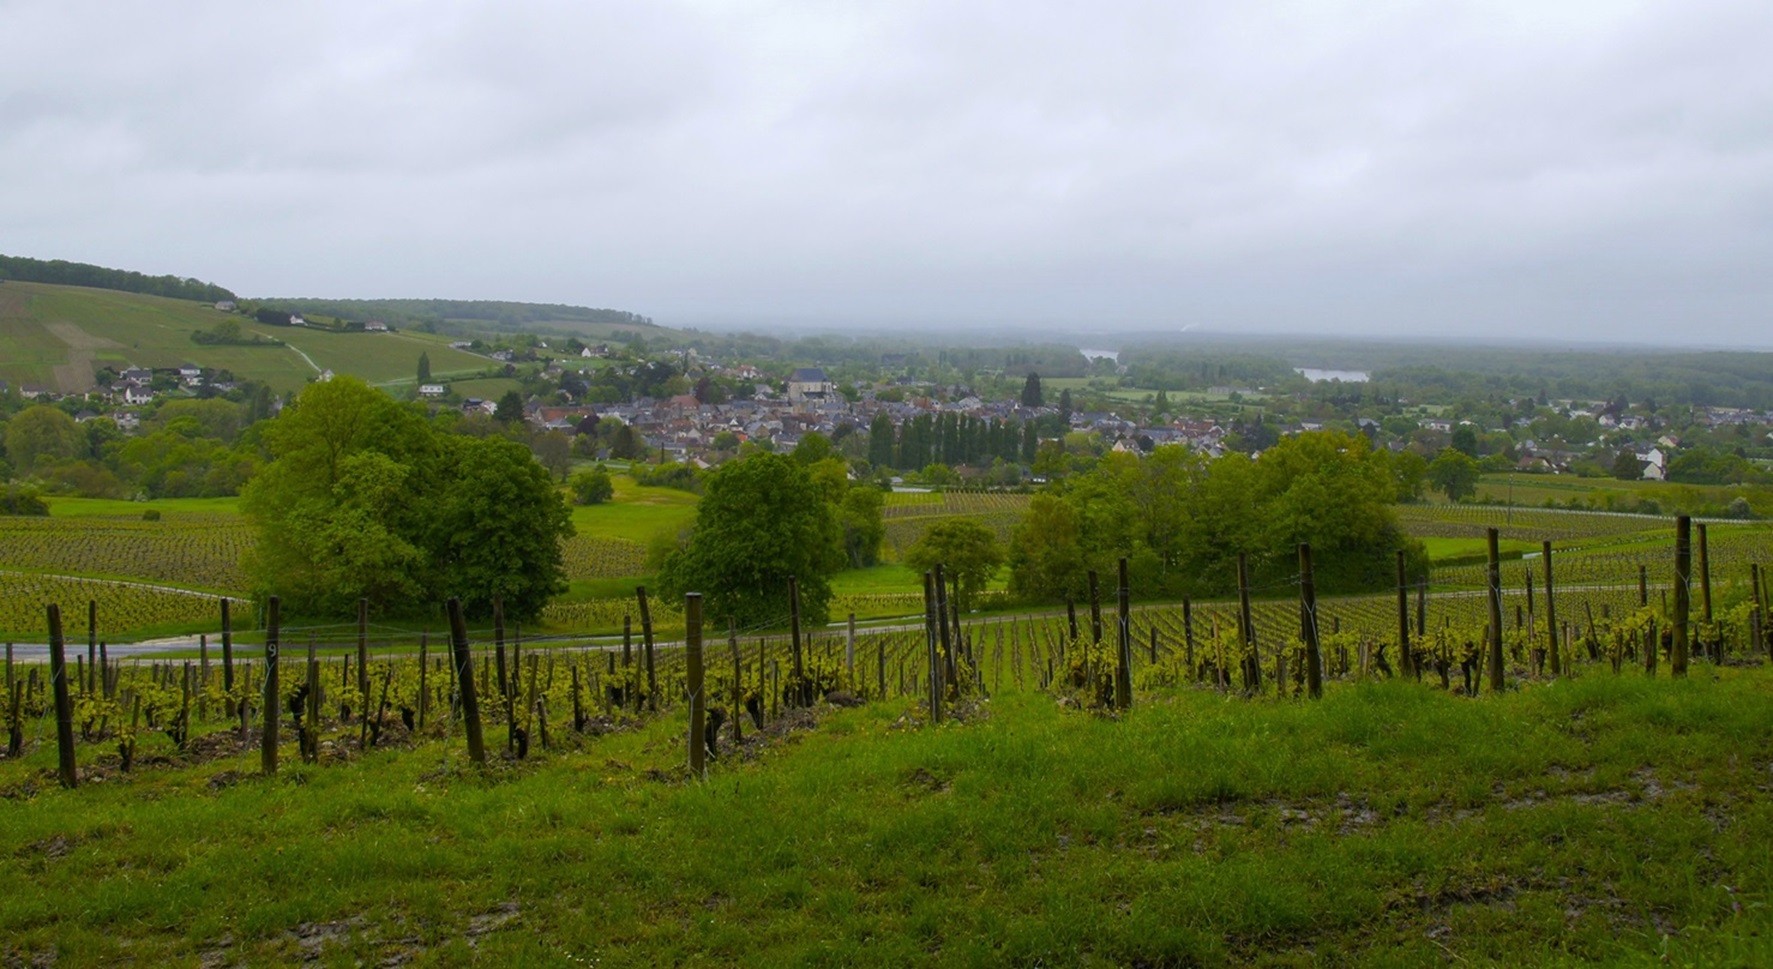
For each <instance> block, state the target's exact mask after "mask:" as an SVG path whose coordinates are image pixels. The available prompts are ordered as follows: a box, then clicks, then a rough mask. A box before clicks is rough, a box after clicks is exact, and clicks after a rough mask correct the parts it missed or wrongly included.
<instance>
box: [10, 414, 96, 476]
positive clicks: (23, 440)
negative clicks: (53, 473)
mask: <svg viewBox="0 0 1773 969" xmlns="http://www.w3.org/2000/svg"><path fill="white" fill-rule="evenodd" d="M87 450H88V442H87V439H86V433H85V432H84V431H82V430H81V429H80V425H79V424H76V423H75V422H74V419H73V418H72V417H69V416H68V415H67V414H66V413H64V412H63V411H61V410H60V409H58V408H55V407H51V406H49V405H48V404H38V405H36V406H34V407H27V408H25V409H24V410H22V411H20V412H18V413H17V414H16V415H14V416H13V418H12V419H11V420H9V421H7V422H6V455H7V458H8V460H10V461H11V462H12V466H13V468H14V469H15V470H16V471H17V473H18V474H21V475H29V474H32V473H35V472H41V471H46V470H48V469H49V468H51V467H53V466H55V465H57V464H59V463H61V462H63V461H72V460H74V459H75V458H78V457H80V456H81V455H83V454H86V453H87Z"/></svg>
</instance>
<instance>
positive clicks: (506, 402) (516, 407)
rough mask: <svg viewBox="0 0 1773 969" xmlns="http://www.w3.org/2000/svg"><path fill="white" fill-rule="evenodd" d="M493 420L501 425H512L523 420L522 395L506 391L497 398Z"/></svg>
mask: <svg viewBox="0 0 1773 969" xmlns="http://www.w3.org/2000/svg"><path fill="white" fill-rule="evenodd" d="M493 420H495V421H498V422H499V423H501V424H514V423H516V422H518V421H521V420H523V395H522V394H520V393H518V392H517V391H515V390H507V391H505V394H504V396H503V397H500V398H499V404H498V407H497V409H495V410H494V411H493Z"/></svg>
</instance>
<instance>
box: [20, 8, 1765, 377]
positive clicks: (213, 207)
mask: <svg viewBox="0 0 1773 969" xmlns="http://www.w3.org/2000/svg"><path fill="white" fill-rule="evenodd" d="M0 32H4V33H5V34H6V35H8V36H14V37H29V38H31V39H32V42H31V43H29V44H23V45H19V46H18V47H17V48H15V56H13V57H10V58H9V59H8V60H6V61H5V62H0V227H4V228H3V231H4V239H3V244H0V249H3V250H4V251H8V252H19V253H23V254H31V255H41V256H60V257H66V258H75V259H85V260H89V261H97V262H105V263H110V264H116V265H123V266H129V267H132V268H139V269H143V270H146V271H153V272H181V273H188V274H193V275H200V276H204V277H209V278H214V279H216V280H218V281H220V282H223V283H226V284H228V285H231V286H234V287H235V288H237V289H240V290H242V291H244V292H251V293H261V294H270V293H312V294H327V295H353V296H358V295H361V296H371V295H440V296H466V297H475V296H483V297H500V298H515V299H535V300H550V301H553V300H560V301H570V302H583V303H590V304H594V305H616V306H622V307H624V308H629V309H634V310H637V311H640V312H645V313H648V314H651V315H653V316H655V317H656V318H659V319H661V320H662V321H664V322H676V323H687V324H701V325H705V324H709V323H719V322H721V321H746V322H767V321H770V320H776V319H781V320H792V321H795V322H798V323H811V324H816V323H819V322H821V321H824V322H829V323H832V324H834V325H835V324H841V323H845V322H929V323H950V322H968V321H977V322H989V323H1004V322H1012V323H1013V322H1027V323H1031V324H1033V323H1046V322H1051V323H1054V324H1062V325H1064V326H1066V327H1068V328H1071V329H1087V328H1091V327H1102V328H1111V327H1127V326H1168V325H1181V324H1183V323H1190V322H1198V323H1202V324H1204V325H1207V326H1215V327H1222V328H1261V329H1270V330H1277V329H1278V330H1299V331H1307V332H1377V333H1385V332H1415V331H1420V330H1422V329H1424V328H1426V329H1428V330H1429V331H1430V332H1449V333H1466V334H1471V335H1476V334H1482V335H1495V334H1497V333H1505V332H1514V333H1520V334H1531V335H1544V334H1545V333H1546V332H1547V331H1548V330H1549V331H1556V332H1558V333H1560V334H1562V335H1567V336H1571V337H1575V338H1584V337H1586V338H1593V339H1603V338H1631V339H1669V338H1672V337H1676V336H1682V335H1686V334H1692V333H1699V334H1704V335H1705V336H1706V338H1707V340H1706V342H1709V343H1727V342H1733V341H1734V342H1745V341H1748V342H1756V343H1766V342H1769V341H1768V338H1767V337H1766V336H1764V335H1763V334H1764V333H1765V331H1766V323H1767V319H1766V317H1767V308H1768V306H1769V305H1770V304H1769V296H1773V293H1770V292H1769V284H1768V283H1767V282H1765V281H1764V280H1765V277H1766V275H1767V274H1766V273H1765V271H1764V267H1765V266H1766V265H1768V264H1769V261H1770V257H1773V232H1770V221H1769V220H1770V219H1773V103H1770V102H1773V76H1770V75H1773V68H1770V67H1769V66H1768V63H1769V61H1768V58H1766V57H1765V51H1766V50H1767V49H1773V8H1769V7H1767V5H1766V4H1764V3H1731V2H1718V3H1701V4H1692V3H1685V4H1683V3H1671V2H1644V3H1637V4H1624V3H1616V2H1601V3H1578V2H1568V3H1558V4H1543V3H1528V2H1507V3H1505V2H1490V3H1453V4H1449V3H1416V2H1399V3H1381V2H1372V0H1361V2H1318V3H1294V4H1240V5H1224V4H1209V3H1149V4H1140V3H1113V4H1107V5H1094V6H1089V7H1086V6H1085V5H1081V4H1061V3H1027V2H1024V3H895V4H871V5H862V4H857V5H840V4H811V3H809V4H794V3H784V4H765V3H750V4H698V3H683V4H662V3H599V4H573V3H536V2H517V3H501V4H491V3H471V2H457V3H443V4H436V3H397V4H346V3H319V4H305V5H295V6H293V7H272V6H262V5H258V4H242V3H200V2H183V3H162V4H154V5H122V6H117V5H108V4H103V5H101V4H93V3H66V2H43V0H21V2H14V3H11V4H7V5H4V6H0ZM1671 321H1678V322H1679V324H1680V325H1679V327H1678V328H1676V329H1673V330H1671V328H1670V323H1671Z"/></svg>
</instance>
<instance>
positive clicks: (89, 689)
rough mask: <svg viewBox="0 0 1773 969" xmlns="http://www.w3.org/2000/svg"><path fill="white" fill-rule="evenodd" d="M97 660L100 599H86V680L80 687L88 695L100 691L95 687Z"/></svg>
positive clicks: (96, 681)
mask: <svg viewBox="0 0 1773 969" xmlns="http://www.w3.org/2000/svg"><path fill="white" fill-rule="evenodd" d="M97 662H98V600H97V599H88V600H86V682H84V683H82V684H80V689H81V690H82V691H83V692H84V693H85V694H86V695H87V696H91V695H93V694H94V693H97V692H98V690H97V689H96V688H95V687H96V684H97V683H98V668H97V667H96V666H95V665H94V664H96V663H97Z"/></svg>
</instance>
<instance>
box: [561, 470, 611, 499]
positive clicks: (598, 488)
mask: <svg viewBox="0 0 1773 969" xmlns="http://www.w3.org/2000/svg"><path fill="white" fill-rule="evenodd" d="M570 487H571V488H572V492H573V502H574V504H580V505H601V504H603V503H604V502H606V501H608V500H610V499H611V498H613V497H615V494H616V485H615V482H614V481H611V480H610V476H609V472H608V471H607V470H605V469H604V467H603V465H601V464H600V465H598V466H597V467H595V468H587V469H586V470H584V471H580V472H579V473H578V474H575V475H573V476H572V481H571V482H570Z"/></svg>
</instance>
